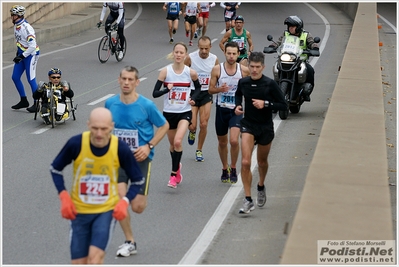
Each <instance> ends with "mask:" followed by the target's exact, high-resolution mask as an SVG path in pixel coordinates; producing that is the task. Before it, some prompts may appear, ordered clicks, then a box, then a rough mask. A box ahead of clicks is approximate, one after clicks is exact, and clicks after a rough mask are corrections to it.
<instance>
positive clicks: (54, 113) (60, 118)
mask: <svg viewBox="0 0 399 267" xmlns="http://www.w3.org/2000/svg"><path fill="white" fill-rule="evenodd" d="M45 90H46V92H45V94H46V97H47V100H48V109H49V111H50V112H49V116H48V118H49V121H50V123H51V128H54V126H55V123H56V122H60V123H62V122H64V123H65V121H67V120H69V118H70V117H71V114H72V117H73V120H76V116H75V111H76V110H77V105H76V106H74V104H73V99H72V97H69V98H67V99H66V100H65V103H59V101H58V100H59V99H61V92H59V91H60V89H59V88H58V87H57V86H55V85H52V86H51V87H47V88H46V89H45ZM56 90H57V92H56ZM58 92H59V93H58ZM42 105H43V103H42V99H39V100H38V101H36V111H35V116H34V120H36V117H37V112H38V111H39V110H41V106H42ZM65 112H68V117H67V118H64V114H65Z"/></svg>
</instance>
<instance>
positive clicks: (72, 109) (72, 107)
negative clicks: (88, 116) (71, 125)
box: [68, 98, 76, 121]
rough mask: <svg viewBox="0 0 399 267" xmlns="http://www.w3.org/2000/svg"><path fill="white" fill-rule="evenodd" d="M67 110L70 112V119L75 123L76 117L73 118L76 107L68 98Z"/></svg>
mask: <svg viewBox="0 0 399 267" xmlns="http://www.w3.org/2000/svg"><path fill="white" fill-rule="evenodd" d="M68 110H70V111H71V112H72V118H73V120H74V121H76V117H75V110H76V106H74V105H73V99H72V98H69V106H68Z"/></svg>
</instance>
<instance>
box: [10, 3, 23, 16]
mask: <svg viewBox="0 0 399 267" xmlns="http://www.w3.org/2000/svg"><path fill="white" fill-rule="evenodd" d="M10 12H11V15H17V16H20V17H22V16H23V15H25V7H23V6H20V5H15V6H12V8H11V9H10Z"/></svg>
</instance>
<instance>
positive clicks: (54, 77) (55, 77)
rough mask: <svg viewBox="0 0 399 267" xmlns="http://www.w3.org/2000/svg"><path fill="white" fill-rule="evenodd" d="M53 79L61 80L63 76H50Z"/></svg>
mask: <svg viewBox="0 0 399 267" xmlns="http://www.w3.org/2000/svg"><path fill="white" fill-rule="evenodd" d="M50 78H51V79H61V76H50Z"/></svg>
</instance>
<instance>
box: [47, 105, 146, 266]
mask: <svg viewBox="0 0 399 267" xmlns="http://www.w3.org/2000/svg"><path fill="white" fill-rule="evenodd" d="M113 125H114V124H113V122H112V115H111V112H110V111H109V110H107V109H105V108H96V109H94V110H93V111H92V112H91V114H90V118H89V121H88V128H89V131H87V132H84V133H82V134H79V135H76V136H73V137H71V138H70V139H69V140H68V142H67V143H66V144H65V145H64V147H63V148H62V150H61V151H60V152H59V154H58V155H57V157H56V158H55V159H54V161H53V162H52V164H51V168H50V172H51V175H52V178H53V182H54V184H55V187H56V189H57V191H58V193H59V198H60V200H61V215H62V217H63V218H65V219H68V220H71V240H70V242H71V243H70V249H71V258H72V264H102V263H103V261H104V257H105V251H106V249H107V246H108V244H109V243H110V240H111V238H112V233H113V230H114V228H115V219H116V220H122V219H124V218H125V217H126V214H127V212H128V211H127V208H128V206H129V203H131V201H132V200H133V199H134V198H135V197H136V195H137V194H138V192H139V190H140V187H141V186H142V184H143V183H144V177H143V175H142V173H141V171H140V168H139V166H138V164H137V162H136V160H135V158H134V157H133V155H132V153H131V151H130V149H129V147H128V146H127V144H126V143H125V142H123V141H122V140H118V138H117V137H116V136H114V135H112V130H113ZM72 162H73V181H72V190H71V196H70V195H69V193H68V191H67V190H66V188H65V184H64V177H63V174H62V171H63V169H64V168H65V167H66V166H67V165H69V164H70V163H72ZM119 167H121V168H123V169H124V170H125V171H126V173H127V176H128V177H129V179H130V181H131V186H130V188H129V190H128V192H127V193H126V195H125V196H124V197H123V198H121V199H120V198H119V196H118V188H117V183H118V169H119ZM113 218H115V219H113Z"/></svg>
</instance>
